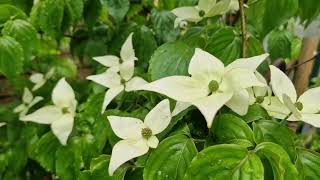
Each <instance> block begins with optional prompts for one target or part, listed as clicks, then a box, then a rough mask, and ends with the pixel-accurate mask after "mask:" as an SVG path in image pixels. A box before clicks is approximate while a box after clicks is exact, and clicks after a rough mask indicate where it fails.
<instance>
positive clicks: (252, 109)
mask: <svg viewBox="0 0 320 180" xmlns="http://www.w3.org/2000/svg"><path fill="white" fill-rule="evenodd" d="M242 119H243V120H245V121H246V122H247V123H249V122H253V121H256V120H259V119H270V116H269V114H268V112H267V111H266V110H265V109H264V108H263V107H261V106H260V105H259V104H253V105H250V106H249V109H248V112H247V114H246V115H244V116H242Z"/></svg>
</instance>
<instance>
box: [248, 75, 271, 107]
mask: <svg viewBox="0 0 320 180" xmlns="http://www.w3.org/2000/svg"><path fill="white" fill-rule="evenodd" d="M255 75H256V76H257V79H258V80H259V81H260V82H261V83H263V84H264V85H265V86H264V87H251V88H248V89H247V90H248V93H249V104H250V105H252V104H254V103H258V104H261V103H262V102H263V101H264V100H265V97H266V96H267V95H268V97H270V96H271V93H272V92H271V89H270V87H269V86H268V83H267V81H266V79H265V78H264V77H263V76H262V75H261V74H260V73H259V72H255Z"/></svg>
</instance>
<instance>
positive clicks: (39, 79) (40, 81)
mask: <svg viewBox="0 0 320 180" xmlns="http://www.w3.org/2000/svg"><path fill="white" fill-rule="evenodd" d="M53 74H54V68H51V69H50V70H49V71H48V72H47V73H46V74H45V75H44V74H42V73H35V74H32V75H31V76H30V81H31V82H33V83H34V86H33V88H32V91H35V90H37V89H39V88H41V87H42V86H43V85H44V84H45V83H46V82H47V80H48V79H50V78H51V77H52V76H53Z"/></svg>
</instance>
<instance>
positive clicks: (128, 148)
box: [108, 99, 171, 175]
mask: <svg viewBox="0 0 320 180" xmlns="http://www.w3.org/2000/svg"><path fill="white" fill-rule="evenodd" d="M108 119H109V122H110V124H111V128H112V130H113V131H114V133H115V134H116V135H117V136H118V137H120V138H121V139H123V140H120V141H119V142H118V143H116V144H115V145H114V147H113V149H112V154H111V160H110V164H109V174H110V175H113V173H114V171H115V170H116V169H117V168H118V167H120V166H121V165H122V164H123V163H125V162H127V161H129V160H130V159H133V158H135V157H138V156H142V155H144V154H146V153H147V152H148V151H149V148H156V147H157V146H158V144H159V140H158V139H157V137H156V136H155V135H156V134H159V133H161V132H162V131H163V130H164V129H165V128H166V127H167V126H168V125H169V123H170V120H171V113H170V105H169V100H168V99H165V100H163V101H161V102H160V103H159V104H157V105H156V106H155V107H154V108H153V109H152V110H151V111H150V112H149V113H148V114H147V116H146V117H145V119H144V121H141V120H140V119H136V118H131V117H119V116H108Z"/></svg>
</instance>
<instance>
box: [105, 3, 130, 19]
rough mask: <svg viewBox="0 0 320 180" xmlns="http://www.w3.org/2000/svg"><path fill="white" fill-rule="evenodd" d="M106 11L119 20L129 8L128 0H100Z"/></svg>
mask: <svg viewBox="0 0 320 180" xmlns="http://www.w3.org/2000/svg"><path fill="white" fill-rule="evenodd" d="M101 1H102V3H103V5H104V6H106V7H107V9H108V13H109V14H110V15H111V16H112V17H113V18H114V19H115V20H117V21H121V20H122V19H123V18H124V17H125V16H126V14H127V12H128V10H129V8H130V1H129V0H101Z"/></svg>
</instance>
